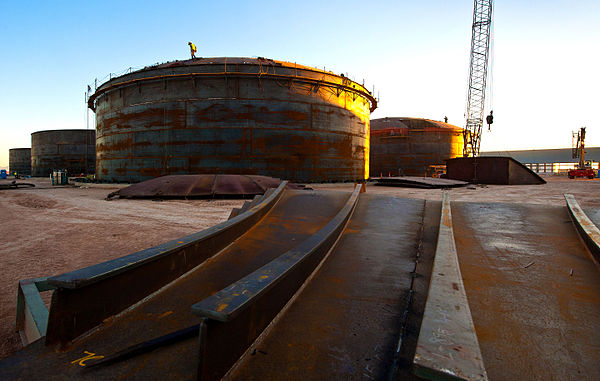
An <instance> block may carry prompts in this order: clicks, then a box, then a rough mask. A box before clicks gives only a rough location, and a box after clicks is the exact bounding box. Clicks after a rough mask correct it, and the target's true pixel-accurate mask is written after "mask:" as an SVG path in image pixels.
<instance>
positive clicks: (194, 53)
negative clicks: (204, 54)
mask: <svg viewBox="0 0 600 381" xmlns="http://www.w3.org/2000/svg"><path fill="white" fill-rule="evenodd" d="M188 45H189V46H190V52H191V53H192V58H196V45H194V44H193V43H192V42H191V41H190V42H188Z"/></svg>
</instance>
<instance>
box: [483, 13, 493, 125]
mask: <svg viewBox="0 0 600 381" xmlns="http://www.w3.org/2000/svg"><path fill="white" fill-rule="evenodd" d="M493 3H494V2H493V1H492V6H493ZM492 9H493V8H492ZM492 12H493V11H492ZM488 66H489V67H488V73H489V77H490V78H489V82H488V86H487V88H488V93H489V96H488V97H486V98H487V99H488V109H489V110H490V113H492V112H493V110H494V18H493V17H492V20H491V25H490V63H489V65H488ZM484 115H485V114H484ZM488 131H490V124H488Z"/></svg>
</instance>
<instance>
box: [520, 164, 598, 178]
mask: <svg viewBox="0 0 600 381" xmlns="http://www.w3.org/2000/svg"><path fill="white" fill-rule="evenodd" d="M599 164H600V163H598V162H592V163H591V166H592V169H594V170H598V169H599ZM524 165H525V166H526V167H527V168H529V169H531V170H532V171H534V172H535V173H541V174H546V175H553V176H566V175H567V173H568V172H569V171H570V170H571V169H575V168H577V163H525V164H524Z"/></svg>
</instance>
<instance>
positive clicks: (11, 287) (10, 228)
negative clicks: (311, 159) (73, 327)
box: [0, 177, 600, 358]
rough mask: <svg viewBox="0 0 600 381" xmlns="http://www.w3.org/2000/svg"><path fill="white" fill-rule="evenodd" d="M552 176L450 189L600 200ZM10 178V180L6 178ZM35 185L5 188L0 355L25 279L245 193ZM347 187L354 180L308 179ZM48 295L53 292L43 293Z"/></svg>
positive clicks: (416, 194)
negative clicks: (200, 194) (225, 195)
mask: <svg viewBox="0 0 600 381" xmlns="http://www.w3.org/2000/svg"><path fill="white" fill-rule="evenodd" d="M546 180H547V181H548V184H545V185H526V186H491V185H490V186H483V187H482V186H477V187H469V188H454V189H451V190H449V192H450V196H451V199H452V200H453V201H490V202H491V201H496V202H511V203H536V204H549V203H550V204H564V202H565V201H564V198H563V193H572V194H573V195H575V197H576V198H577V200H578V201H579V202H580V204H581V205H582V206H584V207H592V208H597V207H600V197H599V196H598V195H599V194H600V180H599V179H594V180H569V179H567V178H566V177H548V178H546ZM1 181H2V182H5V181H6V180H1ZM22 182H32V183H35V184H36V187H35V188H31V189H17V190H1V191H0V213H1V215H2V218H1V219H0V237H2V242H1V243H0V266H1V268H2V276H1V277H0V358H3V357H5V356H7V355H8V354H10V353H12V352H14V351H15V350H17V349H19V348H20V346H21V345H20V339H19V337H18V335H17V334H16V333H15V332H14V330H15V309H16V295H17V284H18V281H19V280H20V279H27V278H34V277H42V276H52V275H58V274H61V273H64V272H67V271H71V270H75V269H78V268H82V267H86V266H89V265H92V264H96V263H99V262H103V261H106V260H110V259H113V258H117V257H120V256H123V255H126V254H130V253H132V252H135V251H138V250H142V249H146V248H149V247H152V246H156V245H158V244H160V243H164V242H168V241H170V240H173V239H176V238H179V237H182V236H185V235H188V234H191V233H195V232H197V231H200V230H203V229H205V228H207V227H210V226H213V225H215V224H217V223H220V222H222V221H225V220H226V219H227V217H228V216H229V213H230V212H231V209H232V208H234V207H239V206H240V205H241V204H242V203H243V201H242V200H168V201H160V202H157V201H152V200H113V201H105V200H104V198H105V197H106V195H108V194H109V193H110V192H113V191H114V190H117V189H118V188H119V187H122V185H111V184H91V185H88V184H86V185H82V186H76V187H73V186H66V187H52V186H51V185H50V183H49V180H48V179H27V180H22ZM310 186H311V187H312V188H314V189H335V190H341V189H347V190H351V189H352V187H353V184H351V183H344V184H311V185H310ZM367 192H372V193H378V194H386V195H390V196H396V197H406V198H418V199H427V200H441V197H442V191H441V190H439V189H433V190H425V189H415V188H399V187H379V186H374V185H369V186H368V187H367ZM45 300H46V302H47V301H48V296H46V297H45Z"/></svg>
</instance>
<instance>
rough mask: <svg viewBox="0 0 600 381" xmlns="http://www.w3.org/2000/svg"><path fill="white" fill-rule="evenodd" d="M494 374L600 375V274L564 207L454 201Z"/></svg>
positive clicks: (460, 245)
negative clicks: (599, 328)
mask: <svg viewBox="0 0 600 381" xmlns="http://www.w3.org/2000/svg"><path fill="white" fill-rule="evenodd" d="M452 216H453V225H454V232H455V239H456V249H457V252H458V259H459V262H460V267H461V272H462V276H463V280H464V286H465V290H466V293H467V297H468V299H469V305H470V308H471V313H472V316H473V322H474V323H475V329H476V331H477V337H478V339H479V344H480V347H481V352H482V354H483V361H484V363H485V367H486V370H487V373H488V376H489V378H490V380H524V379H527V380H533V379H536V380H550V379H554V380H569V379H586V380H598V379H600V367H598V359H600V347H599V346H598V343H600V331H599V330H598V326H599V325H600V277H599V276H598V269H597V268H596V266H594V264H593V262H592V260H591V259H590V257H589V254H588V252H587V250H586V248H585V246H584V244H583V243H582V241H581V239H580V238H579V237H578V234H577V231H576V229H574V228H573V224H572V223H571V219H570V217H569V213H568V211H567V208H566V207H565V206H562V205H561V206H553V205H548V206H547V205H535V204H505V203H467V202H453V203H452Z"/></svg>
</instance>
